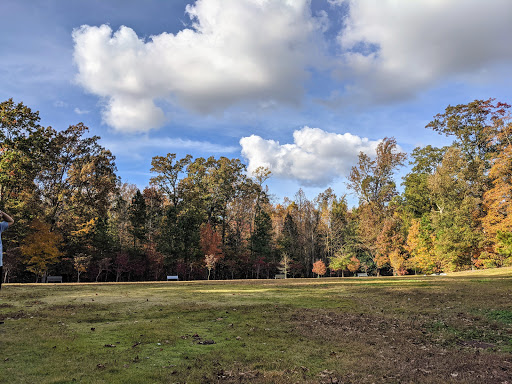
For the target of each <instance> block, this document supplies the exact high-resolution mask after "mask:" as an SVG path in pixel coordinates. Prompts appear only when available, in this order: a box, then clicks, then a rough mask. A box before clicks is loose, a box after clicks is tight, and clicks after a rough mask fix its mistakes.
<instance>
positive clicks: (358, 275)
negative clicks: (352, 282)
mask: <svg viewBox="0 0 512 384" xmlns="http://www.w3.org/2000/svg"><path fill="white" fill-rule="evenodd" d="M357 277H368V274H367V273H358V274H357Z"/></svg>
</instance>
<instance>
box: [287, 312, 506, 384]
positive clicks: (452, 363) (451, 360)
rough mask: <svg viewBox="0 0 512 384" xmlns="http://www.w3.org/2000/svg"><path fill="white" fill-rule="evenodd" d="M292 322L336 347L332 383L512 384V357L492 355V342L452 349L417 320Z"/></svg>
mask: <svg viewBox="0 0 512 384" xmlns="http://www.w3.org/2000/svg"><path fill="white" fill-rule="evenodd" d="M291 320H292V322H293V324H295V327H296V330H297V331H298V332H301V333H302V334H303V335H304V336H305V337H313V338H318V339H323V340H325V342H326V344H330V345H333V346H336V347H334V348H333V351H332V352H331V356H332V357H333V358H337V359H339V361H340V364H339V369H338V370H337V371H336V372H334V373H333V374H331V375H330V377H329V379H330V380H331V382H339V383H379V382H389V383H391V382H396V383H500V384H506V383H512V354H510V353H498V352H495V351H493V352H491V351H487V350H488V349H492V348H493V347H494V345H493V344H491V343H483V342H479V341H471V340H468V341H463V342H461V343H460V345H458V346H451V347H446V346H442V345H439V344H437V343H436V342H435V341H434V340H433V337H432V335H431V334H430V333H429V332H428V331H427V330H426V328H425V327H423V326H421V325H419V324H416V325H415V323H414V322H412V321H405V320H401V319H397V318H387V317H384V316H379V315H370V314H363V313H361V314H354V313H335V312H326V311H313V310H303V311H301V312H300V313H297V314H294V315H293V316H292V319H291ZM327 382H329V381H327Z"/></svg>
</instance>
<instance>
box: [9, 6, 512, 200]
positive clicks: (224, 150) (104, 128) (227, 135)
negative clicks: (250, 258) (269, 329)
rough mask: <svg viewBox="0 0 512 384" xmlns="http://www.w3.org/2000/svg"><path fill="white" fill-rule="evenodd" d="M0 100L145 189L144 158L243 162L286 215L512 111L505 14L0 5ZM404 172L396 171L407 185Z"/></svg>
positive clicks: (509, 21)
mask: <svg viewBox="0 0 512 384" xmlns="http://www.w3.org/2000/svg"><path fill="white" fill-rule="evenodd" d="M0 14H2V15H3V16H4V17H3V18H2V19H3V20H2V23H1V24H0V57H1V58H2V59H1V60H0V98H1V99H2V100H6V99H8V98H11V97H12V98H13V99H14V100H15V101H17V102H18V101H23V102H24V103H25V104H26V105H28V106H29V107H31V108H32V109H33V110H39V111H40V116H41V123H42V124H43V125H45V126H48V125H51V126H52V127H54V128H56V129H64V128H66V127H67V126H69V125H71V124H76V123H78V122H84V123H85V124H86V125H87V126H88V127H89V128H90V130H91V133H92V134H95V135H99V136H101V138H102V139H101V143H102V145H104V146H105V147H106V148H108V149H110V150H112V152H113V154H114V155H115V156H116V164H117V167H118V175H119V176H120V177H121V178H122V181H124V182H129V183H134V184H137V185H138V186H139V187H141V188H143V187H144V186H146V185H148V182H149V178H150V177H151V175H150V173H149V169H150V167H151V165H150V163H151V158H152V157H153V156H157V155H160V156H164V155H165V154H167V153H169V152H171V153H177V155H178V156H179V157H180V156H184V155H185V154H188V153H189V154H191V155H193V156H194V157H200V156H202V157H208V156H216V157H219V156H227V157H239V158H241V159H242V160H243V161H244V162H245V163H246V164H247V165H248V168H249V170H252V169H255V168H256V167H257V166H259V165H264V166H268V167H270V168H271V170H272V172H273V177H272V178H271V180H270V181H269V183H268V184H269V188H270V191H271V192H273V193H274V194H276V199H277V200H280V199H281V198H282V197H284V196H289V197H293V195H294V194H295V193H296V192H297V190H298V189H299V188H300V187H302V188H303V189H304V190H305V191H306V193H307V195H308V197H310V198H313V197H315V196H316V194H317V193H318V192H320V191H322V190H324V189H325V188H327V187H329V186H332V187H333V188H334V190H335V192H336V193H337V194H338V195H343V194H345V193H346V186H345V177H346V175H347V174H348V172H349V170H350V167H351V166H353V165H354V164H355V162H356V160H357V154H358V153H359V151H364V152H366V153H369V154H371V153H372V151H374V149H375V146H376V145H377V144H378V140H380V139H382V138H383V137H386V136H387V137H389V136H393V137H395V138H396V139H397V141H398V144H399V145H400V147H401V148H402V149H403V150H404V151H406V152H411V151H412V149H413V148H414V147H415V146H418V145H426V144H432V145H444V144H448V143H449V142H450V140H449V139H446V138H444V137H442V136H439V135H438V134H435V133H433V132H430V131H428V130H427V129H425V128H424V127H425V125H426V124H427V123H428V122H429V121H430V120H431V118H432V116H434V115H435V114H436V113H440V112H442V111H443V110H444V109H445V108H446V106H448V105H449V104H451V105H455V104H459V103H467V102H470V101H472V100H474V99H487V98H489V97H494V98H496V99H498V100H500V101H507V102H509V103H510V102H511V101H512V100H511V99H512V98H511V92H512V91H511V90H512V87H511V86H512V77H511V75H510V74H511V73H512V71H511V70H512V44H511V43H510V38H509V37H510V36H512V2H510V1H508V0H488V1H486V2H483V1H480V0H450V1H442V0H417V1H408V0H381V1H371V0H359V1H356V0H354V1H348V0H347V1H343V0H314V1H306V0H198V1H192V0H188V1H180V0H173V1H165V0H145V1H133V0H101V1H100V0H73V1H68V0H42V1H32V0H3V1H2V2H1V3H0ZM405 172H406V169H404V170H402V171H401V174H402V175H403V174H404V173H405Z"/></svg>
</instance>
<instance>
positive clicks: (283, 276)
mask: <svg viewBox="0 0 512 384" xmlns="http://www.w3.org/2000/svg"><path fill="white" fill-rule="evenodd" d="M274 279H286V275H285V274H284V273H278V274H277V275H275V276H274Z"/></svg>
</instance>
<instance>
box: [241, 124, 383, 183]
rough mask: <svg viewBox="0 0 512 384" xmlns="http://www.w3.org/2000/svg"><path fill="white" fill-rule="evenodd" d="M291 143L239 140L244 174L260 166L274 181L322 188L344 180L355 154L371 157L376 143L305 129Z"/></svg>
mask: <svg viewBox="0 0 512 384" xmlns="http://www.w3.org/2000/svg"><path fill="white" fill-rule="evenodd" d="M293 141H294V143H293V144H283V145H281V144H280V143H279V142H278V141H274V140H265V139H263V138H261V137H260V136H256V135H251V136H248V137H243V138H242V139H241V140H240V145H241V146H242V155H243V156H244V157H245V158H246V159H247V160H248V161H249V165H248V167H247V170H248V172H249V173H252V172H253V171H254V170H256V168H258V167H260V166H263V167H267V168H269V169H270V170H271V171H272V174H273V175H274V176H275V177H278V178H283V179H294V180H298V181H299V182H301V183H302V184H303V185H306V186H325V185H328V184H329V183H330V182H332V181H333V180H335V179H337V178H340V177H343V176H347V175H348V173H349V171H350V168H351V167H352V166H353V165H355V163H356V162H357V156H358V155H359V152H364V153H367V154H369V155H374V154H375V150H376V148H377V146H378V144H379V142H380V140H377V141H373V140H369V139H367V138H361V137H359V136H356V135H352V134H350V133H345V134H337V133H329V132H326V131H323V130H322V129H319V128H310V127H307V126H306V127H304V128H302V129H300V130H298V131H295V132H294V134H293Z"/></svg>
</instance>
